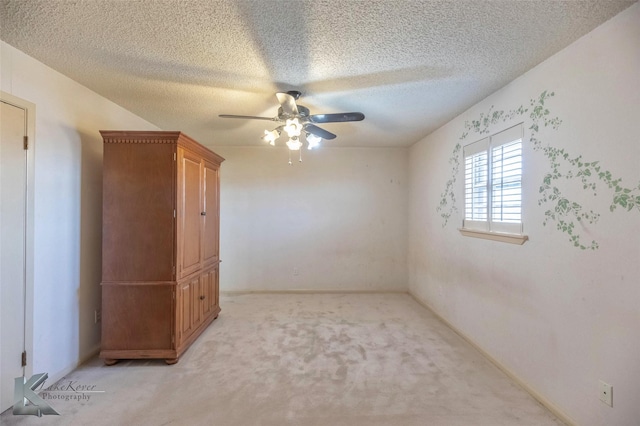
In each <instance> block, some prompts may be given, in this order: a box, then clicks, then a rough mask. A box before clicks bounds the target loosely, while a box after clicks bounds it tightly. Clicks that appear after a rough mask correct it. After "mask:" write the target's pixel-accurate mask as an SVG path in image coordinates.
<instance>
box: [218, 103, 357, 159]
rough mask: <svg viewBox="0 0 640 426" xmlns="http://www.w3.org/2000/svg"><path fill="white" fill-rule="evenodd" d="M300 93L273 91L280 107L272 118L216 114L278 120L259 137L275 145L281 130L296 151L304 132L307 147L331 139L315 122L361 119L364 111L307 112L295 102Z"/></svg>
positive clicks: (239, 116)
mask: <svg viewBox="0 0 640 426" xmlns="http://www.w3.org/2000/svg"><path fill="white" fill-rule="evenodd" d="M300 94H301V93H300V92H298V91H296V90H291V91H288V92H286V93H284V92H279V93H276V97H277V98H278V102H279V103H280V108H278V115H277V116H276V117H256V116H252V115H231V114H220V115H219V117H221V118H242V119H249V120H266V121H275V122H278V123H282V125H280V126H279V127H277V128H276V129H274V130H272V131H268V130H265V134H264V135H263V136H262V139H263V140H264V141H265V142H268V143H269V144H271V145H275V140H276V139H277V138H278V137H280V135H281V134H282V131H283V130H284V131H285V132H286V133H287V135H288V136H289V141H288V142H287V146H288V147H289V150H291V151H297V150H299V149H300V147H301V146H302V142H300V139H299V137H300V135H301V134H302V133H303V132H304V133H305V139H306V140H307V143H308V148H309V149H312V148H314V147H316V146H318V144H319V143H320V141H321V140H322V139H335V137H336V135H334V134H333V133H331V132H329V131H327V130H324V129H322V128H320V127H318V126H316V124H322V123H344V122H348V121H362V120H364V114H363V113H361V112H341V113H335V114H309V108H307V107H305V106H302V105H298V104H296V100H298V98H299V97H300Z"/></svg>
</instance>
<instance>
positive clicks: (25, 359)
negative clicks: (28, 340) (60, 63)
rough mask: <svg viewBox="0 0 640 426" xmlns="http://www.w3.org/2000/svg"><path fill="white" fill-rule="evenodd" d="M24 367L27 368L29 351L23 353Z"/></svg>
mask: <svg viewBox="0 0 640 426" xmlns="http://www.w3.org/2000/svg"><path fill="white" fill-rule="evenodd" d="M21 361H22V366H23V367H26V366H27V351H24V352H22V360H21Z"/></svg>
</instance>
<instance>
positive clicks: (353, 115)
mask: <svg viewBox="0 0 640 426" xmlns="http://www.w3.org/2000/svg"><path fill="white" fill-rule="evenodd" d="M309 120H311V122H312V123H344V122H347V121H362V120H364V114H363V113H361V112H340V113H337V114H314V115H311V116H309Z"/></svg>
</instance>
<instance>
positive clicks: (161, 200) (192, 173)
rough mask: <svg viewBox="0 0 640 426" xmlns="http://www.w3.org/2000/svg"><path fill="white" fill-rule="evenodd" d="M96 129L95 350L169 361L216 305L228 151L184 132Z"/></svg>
mask: <svg viewBox="0 0 640 426" xmlns="http://www.w3.org/2000/svg"><path fill="white" fill-rule="evenodd" d="M100 133H101V134H102V137H103V140H104V172H103V214H102V219H103V226H102V347H101V351H100V357H101V358H103V359H104V362H105V364H108V365H110V364H113V363H115V362H117V360H118V359H135V358H161V359H164V360H165V362H166V363H167V364H173V363H176V362H177V361H178V358H179V357H180V355H181V354H182V353H183V352H184V351H185V350H186V349H187V348H188V347H189V345H190V344H191V343H192V342H193V341H194V340H195V339H196V338H197V337H198V336H199V335H200V334H201V333H202V332H203V331H204V329H205V328H206V327H207V326H208V325H209V324H211V322H212V321H213V320H214V319H216V318H217V317H218V313H219V312H220V306H219V301H218V294H219V291H218V271H219V264H220V255H219V223H220V220H219V217H220V214H219V211H220V197H219V195H220V180H219V170H220V164H221V163H222V161H224V158H222V157H220V156H219V155H217V154H215V153H214V152H212V151H210V150H209V149H207V148H205V147H204V146H202V145H200V144H199V143H197V142H196V141H195V140H193V139H191V138H190V137H188V136H187V135H185V134H183V133H181V132H162V131H157V132H156V131H100Z"/></svg>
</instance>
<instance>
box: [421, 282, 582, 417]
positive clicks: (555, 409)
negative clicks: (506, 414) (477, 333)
mask: <svg viewBox="0 0 640 426" xmlns="http://www.w3.org/2000/svg"><path fill="white" fill-rule="evenodd" d="M409 295H410V296H411V297H413V298H414V300H415V301H416V302H418V303H419V304H420V305H422V306H424V307H425V308H426V309H428V310H429V311H431V313H433V315H435V316H436V317H437V318H438V319H439V320H440V321H442V322H443V323H445V324H446V325H447V327H449V328H450V329H452V330H453V331H454V332H455V333H456V334H457V335H458V336H460V337H461V338H462V339H464V340H465V341H466V342H467V343H469V344H470V345H471V346H473V347H474V348H475V349H476V350H477V351H478V352H480V353H481V354H482V355H483V356H484V357H485V358H487V359H488V360H489V361H491V363H492V364H493V365H495V366H496V367H498V368H499V369H500V370H501V371H502V372H503V373H505V374H506V375H507V376H509V378H510V379H511V380H513V381H514V382H516V383H517V384H518V385H519V386H520V387H521V388H522V389H524V390H525V391H527V392H528V393H529V394H530V395H531V396H532V397H533V398H535V399H536V400H537V401H538V402H539V403H540V404H542V405H543V406H544V407H545V408H546V409H548V410H549V411H551V412H552V413H553V414H554V415H555V416H556V417H557V418H559V419H560V420H561V421H563V422H565V423H566V424H567V425H569V426H576V425H577V423H576V421H575V420H573V419H572V418H571V417H569V416H568V415H567V414H566V413H565V412H563V411H562V410H561V409H560V408H558V406H557V405H555V404H554V403H553V402H551V401H549V399H547V397H545V396H544V395H542V394H541V393H540V392H538V391H537V390H536V389H534V388H533V387H532V386H531V385H529V384H528V383H527V382H525V381H524V380H522V379H521V378H520V377H519V376H518V375H517V374H516V373H514V372H513V371H511V369H509V368H508V367H507V366H505V365H504V364H502V363H501V362H500V361H498V360H497V359H495V358H494V357H493V356H492V355H491V354H490V353H489V352H487V351H485V350H484V349H483V348H482V347H481V346H480V345H478V344H477V343H476V342H475V341H473V339H471V338H470V337H469V336H467V335H466V334H465V333H463V332H462V331H461V330H459V329H458V328H457V327H456V326H454V325H453V324H451V323H450V322H449V321H447V320H446V319H445V318H444V317H443V316H442V315H440V314H439V313H438V311H436V310H435V309H434V308H433V307H431V305H430V304H429V303H427V302H426V301H425V300H422V299H421V298H420V297H418V296H416V295H415V294H414V293H413V292H412V291H409Z"/></svg>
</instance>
